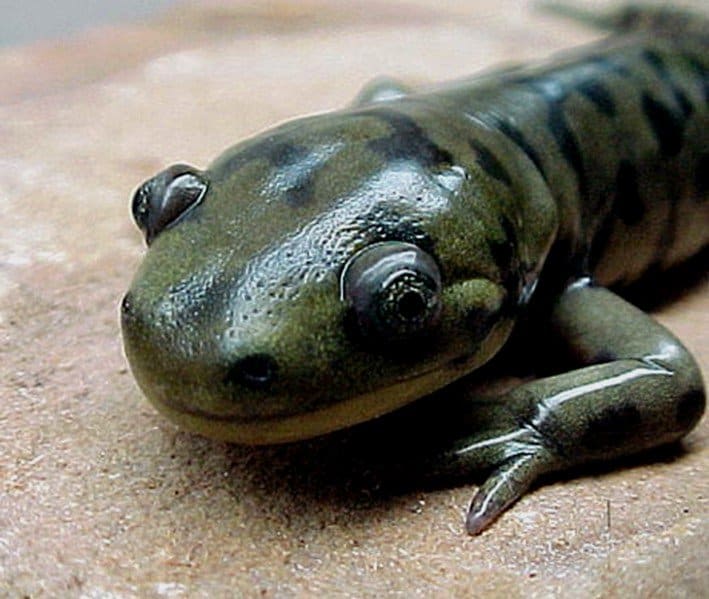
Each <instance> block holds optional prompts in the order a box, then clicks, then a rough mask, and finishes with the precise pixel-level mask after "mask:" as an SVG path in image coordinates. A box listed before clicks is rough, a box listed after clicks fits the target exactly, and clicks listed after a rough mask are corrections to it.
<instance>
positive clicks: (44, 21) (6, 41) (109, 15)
mask: <svg viewBox="0 0 709 599" xmlns="http://www.w3.org/2000/svg"><path fill="white" fill-rule="evenodd" d="M178 2H179V0H0V47H6V46H11V45H14V44H23V43H29V42H32V41H34V40H40V39H51V38H55V39H56V38H61V37H65V36H67V35H71V34H74V33H76V32H78V31H81V30H82V29H86V28H88V27H91V26H94V25H101V24H108V23H114V22H120V21H130V20H134V19H139V18H140V17H144V16H148V15H152V14H154V13H156V12H158V11H160V10H161V9H164V8H166V7H168V6H170V5H173V4H177V3H178Z"/></svg>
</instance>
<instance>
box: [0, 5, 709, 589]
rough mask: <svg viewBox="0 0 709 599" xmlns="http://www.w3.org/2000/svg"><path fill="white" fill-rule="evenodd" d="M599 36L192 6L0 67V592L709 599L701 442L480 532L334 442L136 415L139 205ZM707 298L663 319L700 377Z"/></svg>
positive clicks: (475, 17)
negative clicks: (195, 431)
mask: <svg viewBox="0 0 709 599" xmlns="http://www.w3.org/2000/svg"><path fill="white" fill-rule="evenodd" d="M595 36H596V34H595V33H594V32H590V31H588V30H586V29H584V28H582V27H580V26H577V25H571V24H569V23H567V22H564V21H558V20H555V19H552V18H549V17H547V16H541V15H539V14H534V13H532V12H530V10H529V6H528V4H527V3H526V2H525V1H524V0H496V1H495V0H478V1H477V2H471V1H468V0H446V1H443V2H433V1H429V2H426V1H424V0H417V1H414V0H407V1H404V0H402V1H400V2H396V3H392V2H385V1H384V0H379V1H377V0H365V1H363V2H357V3H354V2H353V3H345V2H326V1H325V0H319V1H316V0H307V1H304V2H302V1H299V2H295V1H291V2H259V3H255V2H254V3H252V2H247V1H246V0H234V1H232V2H227V1H226V0H223V1H221V2H216V1H213V2H200V3H197V2H194V3H193V4H187V5H186V6H185V7H184V8H183V9H182V10H177V11H174V12H173V13H170V14H167V15H165V16H164V17H163V18H162V19H159V20H156V21H154V22H150V23H142V24H140V25H135V26H130V27H123V28H119V29H102V30H98V31H94V32H91V33H89V34H87V35H85V36H83V37H81V38H77V39H76V40H73V41H71V42H67V43H63V44H45V45H40V46H34V47H29V48H19V49H11V50H7V51H4V52H3V53H2V54H0V81H1V82H2V85H0V141H1V143H0V397H1V398H2V405H1V408H0V596H9V597H24V596H30V597H57V596H70V597H71V596H75V597H79V596H81V597H133V596H141V597H183V596H185V597H187V596H195V597H207V596H210V597H211V596H231V595H232V594H233V593H236V594H243V595H245V596H266V597H271V596H276V597H291V596H307V595H311V594H315V593H319V594H321V595H323V596H343V595H348V594H351V595H357V596H375V595H376V596H379V595H384V594H387V595H392V596H402V597H409V596H472V595H475V596H504V597H517V596H549V595H557V596H562V595H563V596H623V595H631V596H645V597H649V596H652V597H692V596H700V595H701V594H703V593H706V592H707V589H709V571H708V569H707V561H708V558H709V549H708V547H709V519H708V518H707V503H708V499H709V447H708V445H709V424H708V421H707V418H704V420H703V421H702V423H701V424H700V426H699V428H698V429H697V430H695V431H694V432H693V433H692V434H691V435H690V436H689V437H688V439H687V440H686V441H685V443H684V444H683V448H681V449H676V450H668V451H663V452H660V453H658V454H653V456H651V457H648V458H645V459H642V460H636V461H633V462H632V463H631V464H626V465H625V466H624V467H623V468H621V469H616V470H609V471H608V470H603V471H584V472H582V473H580V474H581V476H579V477H577V478H569V479H564V480H562V481H556V482H553V483H552V484H549V485H548V486H545V487H542V488H540V489H539V490H537V491H536V492H534V493H533V494H530V495H528V496H527V497H525V498H524V499H523V500H522V501H521V502H520V503H519V504H518V505H517V506H516V507H515V508H514V509H513V510H512V511H510V512H509V513H508V514H506V515H505V516H504V517H503V518H502V520H501V521H499V522H498V523H497V524H496V525H495V526H494V527H493V528H492V529H491V530H489V531H488V532H486V533H485V534H483V535H482V536H480V537H478V538H469V537H467V536H466V535H465V534H464V532H463V522H462V518H463V514H464V511H465V509H466V507H467V503H468V501H469V499H470V497H471V493H472V491H473V487H472V485H470V486H461V487H458V488H452V489H441V490H436V491H423V490H412V491H410V492H405V493H400V494H394V495H387V494H380V493H377V492H376V489H371V488H368V487H367V486H366V485H364V486H362V485H358V484H356V483H355V482H353V481H352V480H351V479H350V477H349V475H348V472H342V469H338V468H337V460H336V459H335V460H333V457H332V456H333V455H337V453H338V452H339V451H340V439H339V437H338V436H337V435H336V436H334V437H331V438H327V439H324V440H319V441H315V442H312V443H307V444H301V445H297V446H293V447H278V448H261V449H251V448H244V447H236V446H228V445H225V444H221V443H215V442H211V441H208V440H206V439H203V438H200V437H197V436H194V435H189V434H186V433H183V432H180V431H178V430H177V429H176V428H174V427H173V426H172V425H171V424H169V423H168V422H166V421H165V420H164V419H163V418H162V417H160V416H159V415H158V414H157V413H156V412H155V410H154V409H153V408H152V407H151V406H150V405H148V404H147V402H146V401H145V400H144V398H143V397H142V396H141V393H140V392H139V390H138V389H137V387H136V385H135V383H134V381H133V379H132V377H131V375H130V373H129V372H128V370H127V367H126V364H125V360H124V358H123V355H122V352H121V344H120V339H119V332H118V324H117V322H118V320H117V305H118V301H119V299H120V297H121V294H122V292H123V291H124V290H125V289H126V288H127V286H128V284H129V281H130V279H131V276H132V273H133V271H134V269H135V267H136V266H137V264H138V262H139V260H140V258H141V255H142V253H143V251H144V249H143V244H142V240H141V238H140V236H139V234H138V232H137V230H136V229H135V228H134V226H133V224H132V223H131V221H130V218H129V209H128V201H129V197H130V194H131V192H132V190H133V188H134V187H135V186H136V185H137V184H138V183H139V182H140V181H142V180H143V179H144V178H146V177H148V176H150V175H151V174H153V173H154V172H155V171H157V170H158V169H160V168H162V167H164V166H166V165H168V164H171V163H174V162H178V161H187V162H191V163H193V164H196V165H198V166H203V165H205V164H206V163H207V162H208V161H209V160H211V159H212V158H213V157H214V156H215V155H216V154H217V153H218V152H219V151H220V150H222V149H223V148H225V147H226V146H228V145H230V144H231V143H233V142H234V141H235V140H237V139H240V138H242V137H244V136H246V135H249V134H251V133H254V132H256V131H258V130H260V129H262V128H264V127H266V126H267V125H270V124H273V123H274V122H277V121H280V120H282V119H285V118H288V117H293V116H296V115H299V114H302V113H308V112H314V111H320V110H325V109H328V108H333V107H337V106H341V105H343V104H345V103H347V102H348V101H349V99H350V98H352V97H353V96H354V95H355V93H356V91H357V89H358V88H359V87H360V86H361V85H362V84H363V83H364V82H365V81H366V80H368V79H370V78H371V77H372V76H373V75H376V74H381V73H387V74H395V75H397V76H398V77H400V78H402V79H404V80H408V81H412V82H427V81H435V80H440V79H447V78H454V77H458V76H463V75H466V74H469V73H471V72H474V71H476V70H480V69H483V68H488V67H490V66H492V65H495V64H498V63H500V62H503V63H504V62H510V61H519V60H527V59H530V58H534V57H537V56H543V55H546V54H548V53H549V52H553V51H556V50H559V49H561V48H565V47H568V46H571V45H574V44H577V43H581V42H584V41H588V40H591V39H593V38H594V37H595ZM708 307H709V281H708V280H707V278H706V277H705V278H704V279H703V281H700V282H699V283H695V284H693V285H691V286H690V287H689V288H688V289H686V290H685V291H684V292H682V293H681V294H680V297H679V299H678V300H677V301H676V302H674V303H672V304H670V305H668V306H665V307H664V308H662V309H661V310H660V311H658V312H657V314H656V315H657V318H658V319H659V320H660V321H662V322H663V323H664V324H666V325H667V326H668V327H669V328H670V329H672V330H673V331H674V332H675V333H676V334H677V335H678V336H679V337H680V338H682V339H683V340H684V341H685V342H686V344H687V345H688V346H689V347H690V349H692V350H693V351H694V353H695V355H696V356H697V357H698V359H699V361H700V363H701V365H702V368H703V370H704V373H705V376H706V374H707V373H709V333H708V331H709V311H708Z"/></svg>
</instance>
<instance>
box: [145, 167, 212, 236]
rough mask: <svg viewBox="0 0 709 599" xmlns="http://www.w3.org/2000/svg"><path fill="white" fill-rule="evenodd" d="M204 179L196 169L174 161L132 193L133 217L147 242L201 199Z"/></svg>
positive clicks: (204, 185) (204, 190)
mask: <svg viewBox="0 0 709 599" xmlns="http://www.w3.org/2000/svg"><path fill="white" fill-rule="evenodd" d="M206 191H207V182H206V180H205V179H204V177H203V175H202V174H201V173H200V172H199V171H198V170H197V169H195V168H193V167H191V166H187V165H184V164H176V165H174V166H171V167H169V168H167V169H165V170H164V171H162V172H161V173H158V174H157V175H155V176H154V177H153V178H152V179H148V180H147V181H146V182H145V183H143V184H142V185H141V186H140V187H139V188H138V189H137V191H136V192H135V194H134V195H133V203H132V211H133V219H134V220H135V222H136V224H137V225H138V228H139V229H140V230H141V231H142V232H143V235H145V242H146V243H147V244H148V245H150V244H151V243H152V242H153V240H154V239H155V237H157V236H158V235H159V234H160V233H161V232H162V231H164V230H165V229H167V228H168V227H171V226H173V225H174V224H175V223H177V222H178V221H179V220H180V219H181V218H182V217H183V216H184V215H185V214H186V213H187V212H188V211H189V210H190V209H192V208H194V207H195V206H196V205H197V204H199V203H200V202H201V201H202V198H203V197H204V194H205V193H206Z"/></svg>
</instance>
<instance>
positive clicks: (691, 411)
mask: <svg viewBox="0 0 709 599" xmlns="http://www.w3.org/2000/svg"><path fill="white" fill-rule="evenodd" d="M705 407H706V395H705V393H704V391H703V390H702V389H694V390H692V391H690V392H689V393H686V394H685V395H684V396H683V397H682V399H680V400H679V403H678V404H677V414H676V419H677V425H678V426H679V427H680V428H681V429H682V430H690V429H691V428H692V427H693V426H694V425H695V424H696V423H697V422H699V419H700V418H701V417H702V414H703V413H704V408H705Z"/></svg>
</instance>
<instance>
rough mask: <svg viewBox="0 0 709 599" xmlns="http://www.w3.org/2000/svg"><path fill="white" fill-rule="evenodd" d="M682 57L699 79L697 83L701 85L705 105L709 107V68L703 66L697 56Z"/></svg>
mask: <svg viewBox="0 0 709 599" xmlns="http://www.w3.org/2000/svg"><path fill="white" fill-rule="evenodd" d="M681 56H682V58H683V59H684V61H685V64H686V65H687V66H688V67H689V68H690V69H691V70H692V71H693V73H694V75H695V76H696V77H697V82H698V83H699V84H700V85H701V88H702V93H703V94H704V104H706V105H707V106H709V66H707V65H705V64H703V63H702V61H701V60H700V59H699V58H698V57H696V56H692V55H690V54H681Z"/></svg>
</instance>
